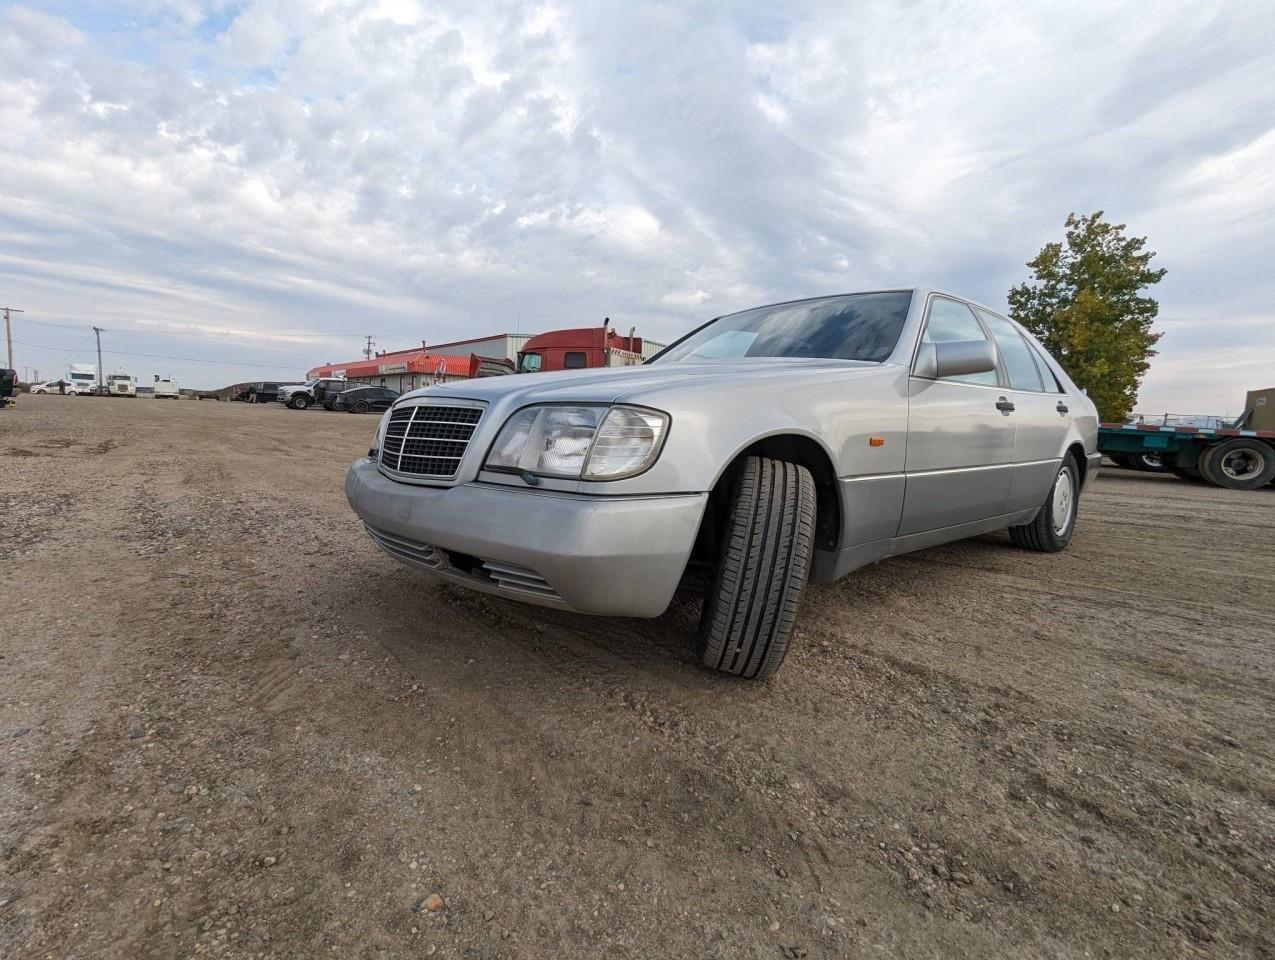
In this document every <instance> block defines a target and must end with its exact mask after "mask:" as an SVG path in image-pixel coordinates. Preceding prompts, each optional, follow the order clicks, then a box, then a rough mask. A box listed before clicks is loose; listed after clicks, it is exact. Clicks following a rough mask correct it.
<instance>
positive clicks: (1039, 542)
mask: <svg viewBox="0 0 1275 960" xmlns="http://www.w3.org/2000/svg"><path fill="white" fill-rule="evenodd" d="M1079 481H1080V471H1079V469H1078V468H1077V467H1076V458H1075V457H1074V456H1072V455H1071V454H1070V453H1069V454H1067V456H1066V457H1064V458H1063V462H1062V466H1061V467H1059V468H1058V476H1056V477H1055V478H1054V485H1053V486H1052V487H1050V488H1049V496H1048V497H1046V498H1045V502H1044V504H1043V505H1042V506H1041V508H1040V511H1039V512H1038V513H1037V514H1036V518H1035V519H1034V520H1032V522H1031V523H1024V524H1020V525H1019V526H1016V527H1010V528H1009V539H1010V540H1011V541H1013V544H1014V546H1016V547H1021V548H1022V549H1023V550H1035V551H1037V552H1038V553H1057V552H1058V551H1059V550H1065V549H1066V548H1067V544H1069V543H1071V535H1072V533H1074V532H1075V530H1076V512H1077V508H1078V507H1079V505H1080V503H1079V500H1080V482H1079Z"/></svg>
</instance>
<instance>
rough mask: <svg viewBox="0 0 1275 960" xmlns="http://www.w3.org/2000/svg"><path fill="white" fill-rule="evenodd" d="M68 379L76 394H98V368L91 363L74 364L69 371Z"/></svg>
mask: <svg viewBox="0 0 1275 960" xmlns="http://www.w3.org/2000/svg"><path fill="white" fill-rule="evenodd" d="M66 378H67V379H68V380H70V381H71V386H72V388H73V389H74V390H75V392H76V393H84V394H94V393H97V367H95V366H93V364H91V363H73V364H71V365H70V367H69V368H68V370H67V374H66Z"/></svg>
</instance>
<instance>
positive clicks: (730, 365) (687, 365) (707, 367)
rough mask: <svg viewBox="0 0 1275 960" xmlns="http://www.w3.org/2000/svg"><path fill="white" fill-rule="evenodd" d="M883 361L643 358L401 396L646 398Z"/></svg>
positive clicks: (522, 401)
mask: <svg viewBox="0 0 1275 960" xmlns="http://www.w3.org/2000/svg"><path fill="white" fill-rule="evenodd" d="M882 366H883V365H882V364H879V363H867V362H862V361H857V360H807V359H800V358H789V357H753V358H749V359H745V360H728V361H709V362H688V361H681V362H677V363H658V364H650V365H647V364H643V365H642V366H635V367H601V368H596V369H590V370H562V371H558V372H555V373H521V374H514V375H512V376H507V377H485V378H480V379H475V380H462V381H458V382H453V383H448V384H440V385H438V386H433V387H425V388H423V389H420V390H413V391H411V392H410V393H405V394H403V396H402V397H400V398H399V399H400V400H407V399H412V398H415V397H454V398H456V399H458V400H459V399H470V400H486V401H488V402H491V403H494V402H496V401H498V400H507V399H510V398H512V399H514V400H515V401H516V402H517V405H518V406H525V405H527V404H532V403H562V402H575V403H586V402H587V403H613V402H619V401H624V402H629V403H641V402H645V401H647V400H649V399H650V398H652V397H654V396H655V395H666V394H669V393H677V392H678V391H680V390H683V389H684V390H686V391H687V392H692V393H697V392H699V391H701V390H703V389H705V388H707V389H713V388H714V387H715V386H721V385H722V384H725V383H729V384H731V385H732V386H736V387H737V386H739V385H740V384H741V383H743V382H752V383H756V384H757V385H758V387H759V388H763V385H765V384H769V383H774V382H775V381H785V380H794V381H801V382H803V383H805V382H809V381H810V380H811V379H814V378H819V377H823V376H828V377H844V376H847V375H863V376H868V375H871V374H873V373H874V372H876V371H879V370H881V368H882Z"/></svg>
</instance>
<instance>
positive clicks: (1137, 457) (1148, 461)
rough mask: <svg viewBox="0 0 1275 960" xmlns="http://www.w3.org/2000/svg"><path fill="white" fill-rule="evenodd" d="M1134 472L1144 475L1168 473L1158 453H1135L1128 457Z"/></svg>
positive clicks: (1167, 468) (1166, 466)
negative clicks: (1139, 471)
mask: <svg viewBox="0 0 1275 960" xmlns="http://www.w3.org/2000/svg"><path fill="white" fill-rule="evenodd" d="M1130 460H1131V461H1132V462H1133V468H1134V469H1135V470H1143V471H1145V472H1146V473H1168V472H1169V467H1168V465H1167V464H1166V463H1165V462H1164V458H1163V457H1161V456H1160V454H1158V453H1150V452H1148V453H1135V454H1133V455H1132V456H1131V457H1130Z"/></svg>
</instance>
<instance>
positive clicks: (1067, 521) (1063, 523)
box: [1053, 468, 1076, 537]
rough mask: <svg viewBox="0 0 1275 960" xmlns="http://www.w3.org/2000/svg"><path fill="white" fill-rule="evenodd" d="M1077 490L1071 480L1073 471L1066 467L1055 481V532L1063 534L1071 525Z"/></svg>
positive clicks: (1059, 534)
mask: <svg viewBox="0 0 1275 960" xmlns="http://www.w3.org/2000/svg"><path fill="white" fill-rule="evenodd" d="M1075 505H1076V497H1075V490H1074V489H1073V486H1072V482H1071V471H1070V470H1067V469H1066V468H1064V469H1063V471H1062V472H1061V473H1059V474H1058V479H1057V480H1055V481H1054V509H1053V514H1054V533H1056V534H1058V536H1060V537H1061V536H1062V535H1063V534H1064V533H1066V532H1067V527H1068V526H1070V525H1071V511H1072V510H1073V509H1074V508H1075Z"/></svg>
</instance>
